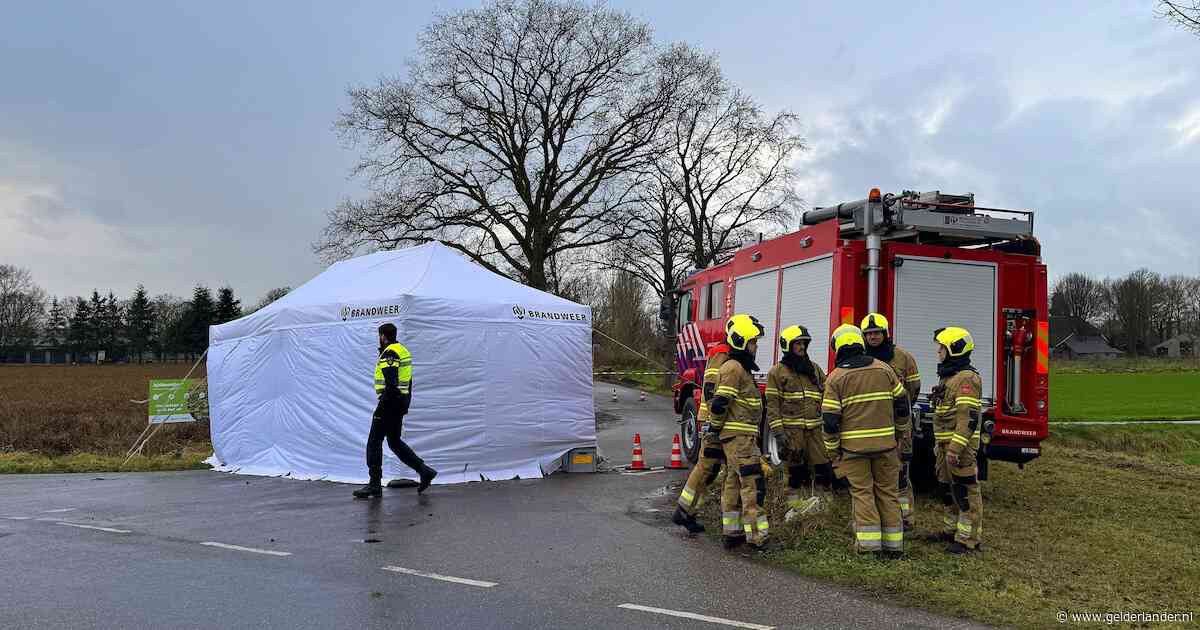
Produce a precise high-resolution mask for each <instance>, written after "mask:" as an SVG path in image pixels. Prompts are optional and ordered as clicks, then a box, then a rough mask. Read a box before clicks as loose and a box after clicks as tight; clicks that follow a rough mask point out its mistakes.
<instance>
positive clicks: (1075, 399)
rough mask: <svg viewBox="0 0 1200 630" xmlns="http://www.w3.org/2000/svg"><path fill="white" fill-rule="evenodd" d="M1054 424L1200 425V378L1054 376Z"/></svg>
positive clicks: (1190, 374) (1194, 375)
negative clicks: (1189, 422) (1156, 422)
mask: <svg viewBox="0 0 1200 630" xmlns="http://www.w3.org/2000/svg"><path fill="white" fill-rule="evenodd" d="M1050 419H1051V420H1164V419H1168V420H1192V419H1200V372H1195V371H1193V372H1091V373H1088V372H1067V373H1059V372H1057V371H1051V373H1050Z"/></svg>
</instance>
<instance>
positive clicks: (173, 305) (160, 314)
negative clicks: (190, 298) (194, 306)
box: [151, 293, 188, 360]
mask: <svg viewBox="0 0 1200 630" xmlns="http://www.w3.org/2000/svg"><path fill="white" fill-rule="evenodd" d="M151 305H152V308H153V311H154V324H153V325H152V326H151V340H152V341H151V344H152V345H153V346H154V349H155V350H156V351H157V352H158V358H159V360H162V359H164V358H165V356H166V355H167V354H173V353H178V352H180V351H182V350H184V348H185V339H184V336H185V333H186V330H185V325H184V324H185V321H184V320H186V319H187V310H188V303H187V302H186V301H185V300H184V299H183V298H181V297H179V296H176V295H171V294H169V293H163V294H160V295H157V296H155V297H154V300H152V302H151Z"/></svg>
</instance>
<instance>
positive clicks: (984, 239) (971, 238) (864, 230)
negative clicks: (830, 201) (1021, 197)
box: [801, 190, 1033, 246]
mask: <svg viewBox="0 0 1200 630" xmlns="http://www.w3.org/2000/svg"><path fill="white" fill-rule="evenodd" d="M870 201H871V200H870V199H859V200H857V201H850V202H846V203H839V204H838V205H836V206H828V207H824V208H815V209H813V210H809V211H808V212H805V213H804V215H803V217H802V219H801V222H802V223H803V224H804V225H816V224H817V223H821V222H823V221H828V220H830V219H833V218H834V217H837V219H838V221H839V222H840V223H841V230H842V235H843V236H846V237H853V236H858V235H862V236H868V235H871V234H878V235H880V236H881V237H882V238H884V239H887V240H899V239H911V240H916V241H918V242H922V243H941V244H947V245H956V246H967V245H979V244H987V243H995V242H998V241H1011V240H1021V239H1028V238H1031V237H1032V236H1033V212H1030V211H1026V210H1006V209H1004V208H985V207H982V206H976V205H975V196H974V195H973V194H969V193H968V194H966V195H950V194H943V193H941V192H940V191H936V190H934V191H930V192H922V193H918V192H914V191H911V190H906V191H904V192H902V193H900V194H899V195H896V194H891V193H889V194H886V195H883V196H882V198H881V199H880V200H879V202H878V203H879V206H880V208H879V209H873V208H871V207H870V206H871V204H870ZM868 223H869V225H868Z"/></svg>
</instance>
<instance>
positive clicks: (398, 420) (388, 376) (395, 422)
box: [354, 323, 437, 499]
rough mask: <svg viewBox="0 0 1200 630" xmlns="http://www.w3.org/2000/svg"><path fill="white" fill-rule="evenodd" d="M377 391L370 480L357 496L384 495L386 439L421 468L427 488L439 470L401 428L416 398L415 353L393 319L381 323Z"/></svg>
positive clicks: (369, 453)
mask: <svg viewBox="0 0 1200 630" xmlns="http://www.w3.org/2000/svg"><path fill="white" fill-rule="evenodd" d="M375 394H376V395H377V396H379V403H378V404H377V405H376V406H375V415H374V417H372V418H371V434H370V435H369V436H368V437H367V471H368V473H369V474H370V479H371V480H370V482H369V483H367V485H365V486H363V487H361V488H359V489H358V490H355V491H354V497H355V498H356V499H365V498H367V497H378V496H382V495H383V483H382V480H383V440H384V439H385V438H386V439H387V443H388V447H389V448H391V449H392V452H393V453H395V454H396V457H399V458H400V461H402V462H404V464H405V465H406V466H408V467H409V468H412V469H413V470H415V471H417V474H419V475H420V476H421V482H420V484H419V485H418V486H417V492H418V493H420V492H425V489H426V488H428V487H429V484H430V483H432V482H433V478H434V477H436V476H437V471H436V470H434V469H432V468H430V467H429V466H426V465H425V462H424V461H423V460H422V459H421V458H420V457H417V454H416V453H414V452H413V450H412V449H411V448H409V446H408V445H407V444H405V443H404V440H402V439H400V431H401V428H402V426H403V424H404V414H406V413H408V406H409V404H410V403H411V402H412V354H411V353H410V352H409V351H408V348H405V347H404V346H403V345H402V344H399V343H396V326H395V325H394V324H391V323H387V324H384V325H382V326H380V327H379V361H378V362H376V364H375Z"/></svg>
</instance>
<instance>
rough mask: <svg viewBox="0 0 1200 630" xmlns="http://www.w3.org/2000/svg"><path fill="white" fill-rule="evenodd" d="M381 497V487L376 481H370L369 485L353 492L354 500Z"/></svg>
mask: <svg viewBox="0 0 1200 630" xmlns="http://www.w3.org/2000/svg"><path fill="white" fill-rule="evenodd" d="M381 496H383V486H381V485H380V484H379V482H378V481H372V482H371V483H368V484H367V485H365V486H363V487H361V488H359V489H358V490H355V491H354V498H355V499H368V498H371V497H381Z"/></svg>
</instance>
